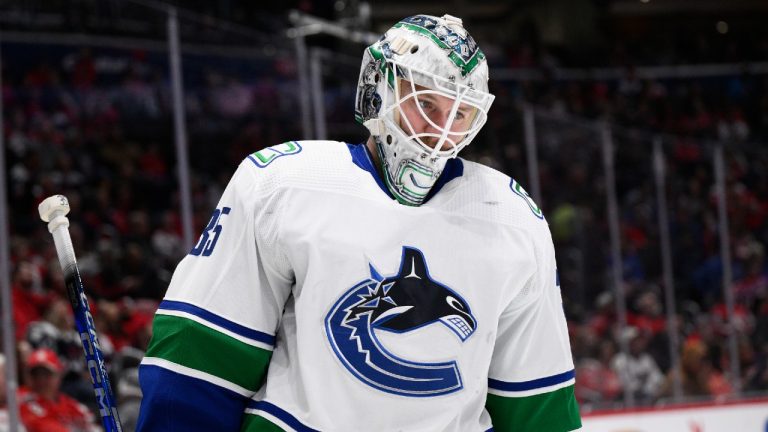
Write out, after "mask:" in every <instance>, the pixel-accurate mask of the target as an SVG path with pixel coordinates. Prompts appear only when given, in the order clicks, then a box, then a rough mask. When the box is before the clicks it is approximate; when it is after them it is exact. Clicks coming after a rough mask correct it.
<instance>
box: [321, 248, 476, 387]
mask: <svg viewBox="0 0 768 432" xmlns="http://www.w3.org/2000/svg"><path fill="white" fill-rule="evenodd" d="M369 265H370V271H371V277H370V278H368V279H365V280H363V281H361V282H360V283H358V284H357V285H355V286H354V287H352V288H351V289H350V290H349V291H347V292H346V293H344V295H343V296H342V297H341V298H340V299H339V300H338V301H337V302H336V304H334V305H333V307H332V308H331V310H330V312H328V315H327V316H326V318H325V330H326V332H327V334H328V339H329V340H330V342H331V346H332V347H333V350H334V352H335V353H336V355H337V356H338V357H339V359H340V360H341V362H342V363H343V364H344V366H345V367H346V368H347V369H348V370H349V371H350V372H352V374H353V375H354V376H355V377H357V378H358V379H359V380H361V381H363V382H364V383H366V384H368V385H370V386H371V387H374V388H376V389H379V390H381V391H385V392H389V393H394V394H398V395H403V396H420V397H424V396H437V395H442V394H447V393H452V392H455V391H458V390H461V388H462V381H461V374H460V373H459V367H458V365H457V364H456V362H455V361H447V362H442V363H419V362H414V361H410V360H407V359H403V358H400V357H398V356H396V355H394V354H392V353H390V352H389V351H387V349H386V348H385V347H384V346H383V345H382V344H381V343H380V342H379V340H378V338H377V337H376V333H375V331H374V330H375V329H378V330H382V331H390V332H394V333H405V332H409V331H412V330H415V329H418V328H421V327H424V326H427V325H430V324H435V323H441V324H443V325H445V326H446V327H448V328H449V329H450V330H451V331H452V332H453V333H455V334H456V336H457V337H458V338H459V339H460V340H461V341H462V342H464V341H466V340H467V338H469V337H470V336H471V335H472V333H474V331H475V328H476V327H477V321H476V320H475V317H474V316H473V315H472V312H471V310H470V308H469V305H468V304H467V302H466V301H464V299H462V298H461V296H459V295H458V294H457V293H456V292H455V291H453V290H451V289H450V288H448V287H447V286H445V285H443V284H441V283H439V282H437V281H435V280H433V279H432V278H431V277H430V276H429V271H428V269H427V263H426V261H425V260H424V256H423V255H422V253H421V251H419V250H418V249H415V248H411V247H404V248H403V255H402V261H401V263H400V271H399V273H398V274H397V275H395V276H391V277H386V278H385V277H382V276H381V275H380V274H379V272H378V271H377V270H376V269H375V268H374V267H373V265H372V264H369Z"/></svg>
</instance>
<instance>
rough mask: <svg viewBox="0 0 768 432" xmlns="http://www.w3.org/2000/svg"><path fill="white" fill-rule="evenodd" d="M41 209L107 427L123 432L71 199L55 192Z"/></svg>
mask: <svg viewBox="0 0 768 432" xmlns="http://www.w3.org/2000/svg"><path fill="white" fill-rule="evenodd" d="M37 210H38V211H39V212H40V219H42V220H43V222H48V231H49V232H50V233H51V235H53V242H54V244H55V245H56V254H57V255H58V256H59V264H61V269H62V270H63V271H64V282H65V284H66V286H67V295H68V296H69V302H70V303H71V304H72V311H73V312H74V313H75V328H76V329H77V333H78V334H80V340H81V341H82V342H83V351H85V361H86V365H87V366H88V371H89V372H90V375H91V382H92V383H93V392H94V393H95V394H96V403H97V404H98V405H99V413H100V414H101V420H102V423H103V424H104V430H105V431H106V432H121V431H122V430H123V427H122V425H121V424H120V416H118V414H117V405H116V404H115V397H114V395H113V393H112V387H111V386H110V385H109V377H108V376H107V369H106V367H105V366H104V355H103V354H102V353H101V345H99V339H98V338H97V337H96V327H95V326H94V324H93V316H92V315H91V310H90V308H89V307H88V299H87V298H86V296H85V290H84V288H83V281H82V280H81V279H80V270H78V268H77V262H76V261H75V250H74V248H73V247H72V239H71V238H70V237H69V229H68V228H69V219H67V217H66V215H67V213H69V201H67V198H66V197H65V196H64V195H53V196H50V197H48V198H46V199H45V200H43V202H41V203H40V205H39V206H38V207H37Z"/></svg>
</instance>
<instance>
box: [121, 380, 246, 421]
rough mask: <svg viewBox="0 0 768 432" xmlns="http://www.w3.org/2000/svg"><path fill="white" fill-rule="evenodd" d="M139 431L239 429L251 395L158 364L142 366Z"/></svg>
mask: <svg viewBox="0 0 768 432" xmlns="http://www.w3.org/2000/svg"><path fill="white" fill-rule="evenodd" d="M139 383H140V384H141V392H142V394H143V397H142V399H141V409H140V411H139V419H138V425H137V427H136V431H137V432H154V431H170V430H174V431H221V432H229V431H232V432H238V431H239V430H240V425H241V424H242V422H243V410H245V406H246V404H247V403H248V400H249V399H248V398H246V397H244V396H241V395H239V394H237V393H235V392H233V391H231V390H227V389H225V388H223V387H219V386H217V385H215V384H211V383H209V382H207V381H203V380H201V379H197V378H192V377H189V376H186V375H181V374H178V373H176V372H173V371H170V370H168V369H163V368H161V367H159V366H154V365H141V366H139Z"/></svg>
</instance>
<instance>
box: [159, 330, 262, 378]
mask: <svg viewBox="0 0 768 432" xmlns="http://www.w3.org/2000/svg"><path fill="white" fill-rule="evenodd" d="M152 330H153V336H152V341H151V342H150V345H149V349H148V350H147V354H146V355H147V356H148V357H158V358H161V359H165V360H168V361H171V362H173V363H176V364H179V365H182V366H186V367H188V368H191V369H196V370H199V371H201V372H205V373H208V374H210V375H213V376H217V377H219V378H221V379H224V380H226V381H229V382H231V383H233V384H236V385H238V386H240V387H243V388H246V389H248V390H251V391H254V392H255V391H256V390H258V389H259V387H260V386H261V383H262V381H263V378H264V376H265V375H266V372H267V366H268V365H269V359H270V357H271V355H272V352H271V351H269V350H265V349H262V348H257V347H254V346H252V345H248V344H245V343H243V342H241V341H239V340H237V339H235V338H233V337H231V336H228V335H225V334H224V333H221V332H218V331H216V330H213V329H211V328H208V327H206V326H204V325H202V324H200V323H198V322H195V321H192V320H190V319H187V318H182V317H178V316H172V315H156V316H155V319H154V322H153V325H152Z"/></svg>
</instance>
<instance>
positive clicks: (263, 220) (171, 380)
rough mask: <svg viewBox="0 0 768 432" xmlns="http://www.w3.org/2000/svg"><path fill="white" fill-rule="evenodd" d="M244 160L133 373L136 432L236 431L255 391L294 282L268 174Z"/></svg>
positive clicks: (179, 272)
mask: <svg viewBox="0 0 768 432" xmlns="http://www.w3.org/2000/svg"><path fill="white" fill-rule="evenodd" d="M249 164H252V161H251V160H249V159H246V160H245V161H243V162H242V163H241V165H240V167H239V168H238V170H237V171H236V172H235V174H234V176H233V177H232V179H231V180H230V182H229V184H228V185H227V187H226V189H225V191H224V193H223V194H222V196H221V199H220V200H219V203H218V205H217V207H216V209H215V210H214V211H213V215H212V216H211V219H210V221H209V222H208V224H207V225H206V227H205V228H204V230H203V233H202V234H201V236H200V238H199V240H198V242H197V244H196V245H195V246H194V248H193V249H192V250H191V251H190V252H189V254H188V255H187V256H186V257H185V258H184V259H183V260H182V261H181V263H179V265H178V267H177V268H176V270H175V272H174V274H173V277H172V279H171V283H170V285H169V287H168V291H167V293H166V295H165V298H164V299H163V301H162V302H161V303H160V306H159V308H158V310H157V312H156V314H155V318H154V321H153V336H152V340H151V342H150V345H149V348H148V350H147V353H146V356H145V358H144V359H143V361H142V363H141V366H140V368H139V381H140V385H141V390H142V393H143V399H142V401H141V409H140V414H139V420H138V427H137V430H139V431H166V430H216V431H238V430H240V427H241V424H242V422H243V411H244V409H245V407H246V404H247V402H248V400H249V399H250V397H251V396H252V395H253V394H255V393H256V391H257V390H258V389H259V388H260V386H261V385H262V381H263V379H264V377H265V376H266V371H267V367H268V365H269V361H270V358H271V354H272V350H273V348H274V344H275V334H276V331H277V328H278V326H279V322H280V317H281V315H282V311H283V307H284V305H285V303H286V301H287V298H288V296H289V295H290V290H291V286H292V281H293V273H292V271H291V269H290V265H289V264H288V261H287V258H285V254H284V253H283V252H282V251H281V249H280V247H279V244H280V242H279V238H278V237H279V222H280V215H279V210H280V209H279V205H278V204H277V201H276V199H274V198H271V197H274V196H275V195H276V194H274V193H270V191H268V190H266V189H265V187H266V186H265V185H270V184H274V181H272V180H271V179H270V178H269V177H268V174H265V173H263V172H262V171H258V170H256V169H254V167H253V166H250V165H249Z"/></svg>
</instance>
